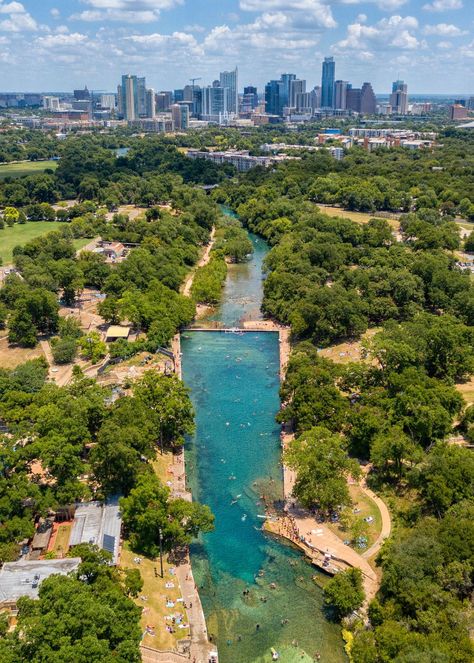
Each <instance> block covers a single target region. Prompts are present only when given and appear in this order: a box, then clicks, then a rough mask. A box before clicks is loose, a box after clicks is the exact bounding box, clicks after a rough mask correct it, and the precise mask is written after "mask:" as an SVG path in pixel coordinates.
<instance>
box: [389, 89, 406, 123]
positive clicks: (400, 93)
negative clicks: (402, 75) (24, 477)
mask: <svg viewBox="0 0 474 663" xmlns="http://www.w3.org/2000/svg"><path fill="white" fill-rule="evenodd" d="M390 105H391V107H392V112H393V113H396V114H397V115H406V114H407V112H408V86H407V84H406V83H405V81H394V82H393V83H392V94H391V95H390Z"/></svg>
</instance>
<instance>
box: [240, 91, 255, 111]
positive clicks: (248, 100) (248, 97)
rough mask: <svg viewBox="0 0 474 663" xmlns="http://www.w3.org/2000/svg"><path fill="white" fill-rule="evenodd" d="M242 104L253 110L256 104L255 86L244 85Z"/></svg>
mask: <svg viewBox="0 0 474 663" xmlns="http://www.w3.org/2000/svg"><path fill="white" fill-rule="evenodd" d="M242 106H243V107H245V108H246V109H247V108H248V109H249V110H253V109H254V108H257V106H258V92H257V88H256V87H253V85H248V86H247V87H244V98H243V101H242Z"/></svg>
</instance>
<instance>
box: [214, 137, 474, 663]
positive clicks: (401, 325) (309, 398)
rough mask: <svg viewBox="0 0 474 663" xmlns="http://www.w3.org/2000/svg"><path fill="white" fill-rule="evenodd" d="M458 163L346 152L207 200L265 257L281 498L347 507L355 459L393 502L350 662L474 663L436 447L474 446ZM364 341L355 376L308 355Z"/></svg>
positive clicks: (445, 150) (473, 478)
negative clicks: (286, 356)
mask: <svg viewBox="0 0 474 663" xmlns="http://www.w3.org/2000/svg"><path fill="white" fill-rule="evenodd" d="M473 148H474V140H473V138H472V136H471V135H470V134H469V133H458V134H456V133H455V132H451V131H450V132H447V134H446V135H445V136H444V138H443V147H442V148H440V147H438V148H437V149H435V150H434V152H427V153H424V154H417V155H413V154H406V153H402V151H400V150H398V151H397V150H395V151H390V152H388V151H384V152H381V153H373V154H366V153H363V152H361V151H357V150H355V151H352V152H351V153H350V154H349V155H348V156H347V157H346V158H345V159H344V160H343V162H342V164H340V165H338V166H334V165H332V164H331V163H330V160H329V157H327V156H325V155H323V154H318V155H315V156H308V157H305V158H304V159H303V160H302V161H301V162H292V163H290V164H287V165H285V166H282V167H279V168H277V169H275V170H273V171H271V172H270V171H263V170H258V169H256V170H254V171H252V172H250V173H248V174H246V175H242V176H241V177H240V178H239V182H238V184H237V185H236V184H235V183H233V184H230V183H224V184H223V185H221V187H220V188H219V189H216V191H215V193H214V196H215V198H216V200H217V201H218V202H220V203H224V204H227V205H229V206H231V207H232V208H233V209H234V210H236V211H237V212H238V213H239V216H240V218H241V220H242V221H243V222H244V224H245V225H246V226H247V227H248V228H249V229H250V230H252V231H254V232H257V233H260V234H261V235H263V236H264V237H265V239H267V241H268V242H269V243H270V245H271V246H272V249H271V251H270V253H269V254H268V257H267V259H266V264H265V267H266V280H265V289H264V302H263V308H264V311H265V312H266V313H267V314H268V315H269V316H271V317H273V318H274V319H276V320H278V321H281V322H284V323H286V324H289V325H291V331H292V337H293V341H294V344H295V346H294V349H293V352H292V355H291V358H290V362H289V365H288V370H287V374H286V379H285V381H284V382H283V384H282V387H281V400H282V409H281V411H280V413H279V415H278V420H279V421H280V422H282V423H285V424H287V425H289V426H292V427H293V429H294V431H295V433H296V438H295V440H294V442H292V443H290V444H289V446H288V449H287V451H286V455H285V460H286V462H287V464H288V465H289V466H290V467H291V468H292V469H294V470H295V471H296V475H297V479H296V485H295V495H296V496H297V497H298V499H299V500H300V502H301V503H302V504H304V505H305V506H307V507H308V508H311V509H318V511H319V513H320V514H322V515H324V514H326V515H328V516H329V515H331V514H332V513H334V512H335V511H339V510H340V509H341V508H342V509H344V507H350V505H351V499H350V495H349V492H348V487H347V475H348V474H351V475H352V476H353V477H357V474H358V462H357V461H363V462H369V463H370V464H371V467H372V470H371V473H370V475H369V477H368V481H369V485H371V486H372V487H373V488H374V489H375V490H378V491H382V492H383V493H384V495H385V496H386V498H387V500H388V501H389V502H390V504H391V505H392V509H393V515H394V519H395V530H394V533H393V535H392V537H391V539H390V540H389V542H388V543H386V544H385V546H384V547H383V548H382V551H381V553H380V554H379V557H378V559H377V563H378V565H379V566H380V568H381V571H382V583H381V588H380V591H379V593H378V595H377V598H376V599H375V600H373V601H372V602H371V604H370V606H369V618H370V622H369V626H368V627H367V626H365V625H364V624H363V623H359V622H357V621H356V622H354V621H352V622H351V623H352V626H351V628H352V631H353V634H352V637H353V640H352V645H351V656H352V660H353V661H354V663H388V662H389V661H390V662H391V663H392V662H394V661H395V662H397V663H407V662H408V661H410V662H415V661H416V663H428V662H429V663H431V662H432V661H438V662H439V663H441V662H443V663H468V661H471V660H473V657H474V647H473V645H472V641H471V640H470V638H469V630H468V629H469V627H470V626H472V609H473V605H472V596H473V590H474V525H473V520H472V515H473V509H474V457H473V455H472V451H471V450H470V449H466V448H463V447H462V446H456V445H453V444H451V443H450V436H452V435H453V434H454V435H461V436H463V438H464V439H465V440H466V441H467V442H469V441H472V439H474V426H473V423H474V405H470V406H468V405H467V404H466V402H465V401H464V399H463V397H462V395H461V393H460V391H458V389H457V388H456V384H458V383H462V382H465V381H466V380H468V379H469V378H470V376H472V374H473V373H474V284H473V282H472V276H471V275H470V274H469V272H468V271H463V270H462V268H460V267H459V266H458V262H459V258H458V256H457V255H456V252H457V251H459V250H462V249H463V248H464V249H465V250H466V251H469V250H472V246H473V244H472V242H473V241H474V235H472V234H471V236H470V237H468V238H467V239H466V240H465V241H463V240H462V239H461V234H460V227H459V225H458V224H457V223H456V217H461V218H463V219H470V218H472V212H473V207H472V206H473V202H474V191H473V189H472V183H473V181H474V180H473V179H472V175H473V172H474V149H473ZM437 165H440V166H442V169H435V170H433V166H437ZM318 202H325V203H331V204H340V205H342V206H344V207H347V208H349V209H357V210H361V211H376V210H393V211H398V212H400V213H401V217H400V226H399V230H397V231H394V229H393V227H391V226H390V225H389V223H388V222H387V221H386V220H384V219H380V218H379V219H377V218H374V219H372V220H370V221H369V222H368V223H366V224H365V225H362V224H357V223H355V222H353V221H351V220H349V219H347V218H332V217H329V216H326V215H324V213H323V212H324V208H321V209H318V207H317V205H316V203H318ZM374 328H375V330H374ZM369 329H372V330H374V331H373V332H372V333H371V334H370V335H369V336H367V337H365V332H366V331H367V330H369ZM374 332H375V333H374ZM361 339H362V348H363V352H362V359H361V361H359V362H355V361H353V362H351V363H346V364H339V363H334V362H333V361H331V360H329V359H325V358H323V357H322V356H321V355H320V350H321V348H323V347H325V346H330V345H333V344H336V343H339V342H342V341H347V340H349V341H356V340H361ZM325 595H326V601H327V603H328V605H329V606H330V607H331V609H332V611H333V613H334V614H335V616H336V617H338V618H340V619H342V618H345V617H346V616H348V615H349V614H350V613H351V612H352V610H354V609H355V608H358V607H359V606H360V605H361V603H362V601H363V592H362V589H361V583H360V578H357V577H356V575H351V574H342V575H341V577H340V578H337V579H335V580H334V581H333V582H331V583H330V584H329V585H328V587H327V590H326V591H325Z"/></svg>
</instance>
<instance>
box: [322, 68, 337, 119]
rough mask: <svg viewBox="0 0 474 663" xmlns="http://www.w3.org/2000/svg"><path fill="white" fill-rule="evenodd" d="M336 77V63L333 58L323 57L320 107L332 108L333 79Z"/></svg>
mask: <svg viewBox="0 0 474 663" xmlns="http://www.w3.org/2000/svg"><path fill="white" fill-rule="evenodd" d="M335 77H336V63H335V62H334V58H333V57H330V58H324V62H323V74H322V79H321V107H322V108H334V80H335Z"/></svg>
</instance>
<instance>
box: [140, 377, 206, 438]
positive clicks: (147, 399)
mask: <svg viewBox="0 0 474 663" xmlns="http://www.w3.org/2000/svg"><path fill="white" fill-rule="evenodd" d="M134 394H135V396H136V397H137V399H138V400H140V401H141V402H142V403H143V404H144V405H145V406H146V407H147V408H148V409H149V411H150V414H151V415H152V416H153V418H154V420H155V421H156V424H157V428H158V434H159V440H160V445H163V446H165V447H171V448H176V447H180V446H181V445H182V444H184V436H185V435H190V434H191V433H192V432H193V431H194V411H193V406H192V403H191V400H190V398H189V390H188V389H187V388H186V387H185V386H184V384H183V383H182V382H181V380H180V379H179V378H178V377H176V376H175V375H168V376H167V375H163V374H162V373H158V372H157V371H146V372H145V373H144V375H143V377H142V378H141V379H140V380H139V381H138V382H137V383H136V384H135V386H134Z"/></svg>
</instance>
